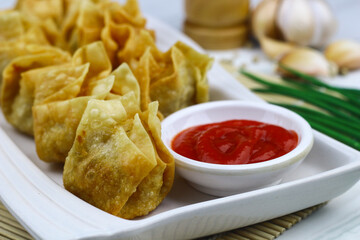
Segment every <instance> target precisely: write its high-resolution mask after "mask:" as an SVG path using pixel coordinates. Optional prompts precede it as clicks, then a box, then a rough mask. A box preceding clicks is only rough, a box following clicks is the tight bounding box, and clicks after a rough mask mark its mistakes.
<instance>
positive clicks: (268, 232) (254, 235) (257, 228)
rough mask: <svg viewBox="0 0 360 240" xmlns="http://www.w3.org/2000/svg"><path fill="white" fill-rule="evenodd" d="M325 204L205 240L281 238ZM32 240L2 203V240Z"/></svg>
mask: <svg viewBox="0 0 360 240" xmlns="http://www.w3.org/2000/svg"><path fill="white" fill-rule="evenodd" d="M323 205H324V204H320V205H316V206H314V207H310V208H307V209H304V210H302V211H298V212H295V213H292V214H289V215H286V216H283V217H279V218H276V219H273V220H270V221H266V222H262V223H258V224H254V225H251V226H247V227H244V228H238V229H235V230H232V231H229V232H225V233H221V234H217V235H214V236H211V237H207V238H201V239H202V240H205V239H212V240H213V239H216V240H272V239H275V238H277V237H278V236H280V234H281V233H283V232H284V231H285V230H287V229H289V228H291V227H292V226H293V225H294V224H296V223H298V222H300V221H301V220H302V219H304V218H306V217H307V216H309V215H310V214H311V213H313V212H314V211H315V210H317V209H319V208H320V207H321V206H323ZM2 239H4V240H5V239H13V240H31V239H33V238H32V237H31V236H30V235H29V233H27V231H26V230H25V229H24V228H23V227H22V226H21V225H20V224H19V222H18V221H17V220H16V219H15V218H14V217H13V216H12V215H11V214H10V213H9V212H8V210H7V209H6V208H5V206H4V205H3V204H2V203H1V202H0V240H2Z"/></svg>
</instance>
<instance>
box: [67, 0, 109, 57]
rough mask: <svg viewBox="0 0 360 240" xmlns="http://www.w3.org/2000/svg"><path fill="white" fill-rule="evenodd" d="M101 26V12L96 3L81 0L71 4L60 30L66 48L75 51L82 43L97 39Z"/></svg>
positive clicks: (102, 19)
mask: <svg viewBox="0 0 360 240" xmlns="http://www.w3.org/2000/svg"><path fill="white" fill-rule="evenodd" d="M103 26H104V17H103V13H102V11H101V8H100V6H98V5H97V4H96V3H94V2H93V1H91V0H82V1H79V2H78V3H75V4H73V5H72V6H71V9H70V12H69V15H68V17H67V19H66V21H65V22H64V28H63V30H62V31H63V37H64V39H65V40H66V41H67V46H66V48H67V49H68V50H69V51H70V52H75V51H76V50H77V49H78V48H80V47H82V46H84V45H87V44H90V43H92V42H95V41H99V40H100V33H101V30H102V28H103Z"/></svg>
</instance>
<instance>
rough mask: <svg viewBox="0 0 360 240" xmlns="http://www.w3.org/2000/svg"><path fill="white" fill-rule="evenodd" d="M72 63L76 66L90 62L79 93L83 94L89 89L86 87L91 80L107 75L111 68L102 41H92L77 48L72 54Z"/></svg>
mask: <svg viewBox="0 0 360 240" xmlns="http://www.w3.org/2000/svg"><path fill="white" fill-rule="evenodd" d="M72 63H73V64H74V65H77V66H79V65H83V64H86V63H90V67H89V72H88V74H87V75H86V78H85V80H84V84H83V87H82V93H81V94H82V95H85V96H86V95H87V94H86V93H87V92H88V91H89V90H88V89H87V88H88V86H91V84H92V82H94V81H96V80H99V79H102V78H105V77H107V76H109V74H110V73H111V70H112V66H111V62H110V60H109V58H108V56H107V54H106V51H105V48H104V45H103V43H102V42H94V43H91V44H88V45H86V46H83V47H81V48H79V49H78V50H77V51H76V52H75V53H74V55H73V58H72Z"/></svg>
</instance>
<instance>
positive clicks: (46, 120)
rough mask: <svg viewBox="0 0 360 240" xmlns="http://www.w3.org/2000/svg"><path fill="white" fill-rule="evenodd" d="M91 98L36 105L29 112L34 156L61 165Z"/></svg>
mask: <svg viewBox="0 0 360 240" xmlns="http://www.w3.org/2000/svg"><path fill="white" fill-rule="evenodd" d="M91 98H92V97H78V98H73V99H70V100H66V101H58V102H51V103H47V104H41V105H35V106H33V108H32V113H33V119H34V137H35V144H36V152H37V154H38V156H39V158H40V159H41V160H43V161H46V162H64V161H65V158H66V157H67V155H68V152H69V150H70V149H71V146H72V145H73V142H74V139H75V133H76V129H77V127H78V125H79V122H80V120H81V117H82V115H83V113H84V111H85V108H86V106H87V103H88V101H89V100H90V99H91Z"/></svg>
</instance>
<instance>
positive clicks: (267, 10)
mask: <svg viewBox="0 0 360 240" xmlns="http://www.w3.org/2000/svg"><path fill="white" fill-rule="evenodd" d="M279 1H280V0H264V1H262V2H260V3H259V5H258V6H257V7H256V8H255V10H254V11H253V13H252V17H251V28H252V31H253V34H254V35H255V37H257V38H258V39H261V37H262V36H267V37H270V38H277V37H278V36H279V31H278V29H277V27H276V25H275V19H276V9H277V6H278V2H279Z"/></svg>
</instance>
